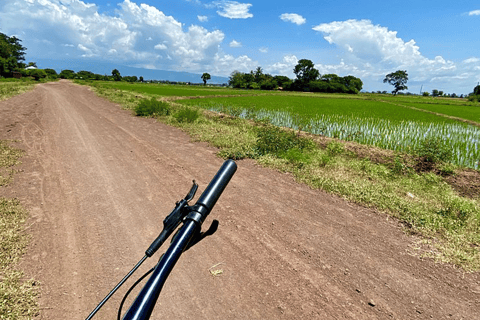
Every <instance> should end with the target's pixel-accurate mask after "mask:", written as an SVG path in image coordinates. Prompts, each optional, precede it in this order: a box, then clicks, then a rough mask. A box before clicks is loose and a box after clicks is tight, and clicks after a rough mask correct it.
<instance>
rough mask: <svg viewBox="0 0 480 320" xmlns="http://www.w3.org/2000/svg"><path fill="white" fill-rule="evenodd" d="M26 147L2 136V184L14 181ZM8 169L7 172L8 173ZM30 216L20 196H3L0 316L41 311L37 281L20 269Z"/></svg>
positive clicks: (0, 206) (0, 208) (20, 316)
mask: <svg viewBox="0 0 480 320" xmlns="http://www.w3.org/2000/svg"><path fill="white" fill-rule="evenodd" d="M22 155H23V151H21V150H18V149H15V148H12V147H10V146H9V143H8V141H2V140H0V186H5V185H6V184H8V183H10V182H11V180H12V177H13V173H14V172H15V171H14V169H13V168H12V167H13V166H14V165H16V164H18V163H19V158H20V157H21V156H22ZM5 172H7V175H5ZM27 216H28V213H27V211H26V210H24V209H23V208H22V207H21V205H20V202H19V201H18V200H17V199H7V198H0V248H1V250H0V318H1V319H11V320H13V319H31V318H33V317H34V316H35V315H36V314H37V313H38V310H37V303H36V295H37V293H38V289H37V288H36V284H35V282H34V281H30V280H29V281H25V280H24V279H23V274H22V272H20V271H18V270H16V264H17V263H18V260H19V259H20V257H21V256H22V254H23V253H24V252H25V248H26V246H27V242H28V236H27V235H26V234H25V232H24V225H25V220H26V218H27Z"/></svg>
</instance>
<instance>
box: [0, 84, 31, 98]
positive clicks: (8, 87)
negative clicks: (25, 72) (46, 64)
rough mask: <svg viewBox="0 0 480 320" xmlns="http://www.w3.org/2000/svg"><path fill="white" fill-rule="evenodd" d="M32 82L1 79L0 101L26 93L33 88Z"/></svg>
mask: <svg viewBox="0 0 480 320" xmlns="http://www.w3.org/2000/svg"><path fill="white" fill-rule="evenodd" d="M36 83H37V82H34V81H33V80H18V79H2V80H0V101H2V100H6V99H8V98H11V97H13V96H16V95H18V94H22V93H24V92H27V91H29V90H31V89H33V87H34V86H35V84H36Z"/></svg>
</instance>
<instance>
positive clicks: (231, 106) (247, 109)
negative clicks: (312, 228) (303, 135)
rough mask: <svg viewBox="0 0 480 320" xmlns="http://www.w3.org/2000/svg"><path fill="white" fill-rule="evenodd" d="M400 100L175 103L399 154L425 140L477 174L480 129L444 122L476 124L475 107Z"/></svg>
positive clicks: (479, 111) (276, 98) (479, 110)
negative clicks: (440, 146) (437, 143)
mask: <svg viewBox="0 0 480 320" xmlns="http://www.w3.org/2000/svg"><path fill="white" fill-rule="evenodd" d="M399 98H400V99H398V100H397V101H395V100H394V99H395V97H387V99H385V100H383V99H378V100H377V99H371V98H367V99H365V98H362V97H361V96H358V97H356V98H350V96H346V95H337V96H335V95H329V96H323V95H321V94H320V95H306V96H299V95H285V94H277V95H263V96H243V97H228V98H221V97H215V98H213V97H211V98H202V99H191V100H183V101H179V102H180V103H182V104H185V105H190V106H198V107H201V108H204V109H208V110H211V111H217V112H223V113H227V114H231V115H235V116H239V117H244V118H256V119H267V120H268V121H270V122H272V123H273V124H275V125H278V126H284V127H290V128H293V129H302V130H303V131H307V132H310V133H314V134H321V135H325V136H328V137H335V138H339V139H342V140H349V141H356V142H359V143H362V144H367V145H372V146H377V147H381V148H384V149H390V150H395V151H400V152H412V151H414V150H416V149H417V148H418V147H419V145H420V144H421V143H422V142H423V141H424V140H426V139H430V138H434V139H437V138H438V139H440V140H441V141H442V142H443V143H444V144H445V145H447V146H448V147H449V148H450V149H451V150H452V151H453V159H452V162H453V163H454V164H456V165H460V166H465V167H469V168H474V169H478V167H479V165H480V164H479V160H480V146H479V142H480V128H479V127H477V126H474V125H471V124H466V123H464V122H461V121H458V120H455V119H451V118H450V117H448V116H454V117H458V118H463V119H466V120H470V121H475V122H477V121H479V120H478V119H479V115H480V107H478V106H475V105H471V104H469V103H467V102H465V101H464V100H460V99H451V100H452V101H453V103H452V104H445V103H444V100H441V103H432V102H431V98H425V99H421V98H420V97H412V98H409V97H399ZM419 98H420V99H419ZM392 100H393V101H395V102H396V103H393V102H392ZM459 102H460V103H459ZM411 107H414V108H417V109H423V110H425V111H430V112H423V111H421V110H416V109H413V108H411ZM431 112H435V113H441V114H443V115H444V116H442V115H437V114H433V113H431Z"/></svg>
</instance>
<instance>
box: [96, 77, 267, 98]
mask: <svg viewBox="0 0 480 320" xmlns="http://www.w3.org/2000/svg"><path fill="white" fill-rule="evenodd" d="M89 85H91V86H93V87H95V88H97V90H98V89H102V88H103V89H117V90H125V91H131V92H137V93H140V94H147V95H158V96H163V97H201V96H217V95H244V94H245V95H247V94H248V95H251V94H252V91H251V90H236V89H235V90H234V89H228V88H223V87H209V86H206V87H204V86H191V85H169V84H155V83H127V82H111V81H93V82H91V83H89ZM263 92H268V91H255V93H263Z"/></svg>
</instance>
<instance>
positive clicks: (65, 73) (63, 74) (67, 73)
mask: <svg viewBox="0 0 480 320" xmlns="http://www.w3.org/2000/svg"><path fill="white" fill-rule="evenodd" d="M58 76H59V77H60V78H62V79H73V78H75V71H73V70H62V71H60V74H59V75H58Z"/></svg>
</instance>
